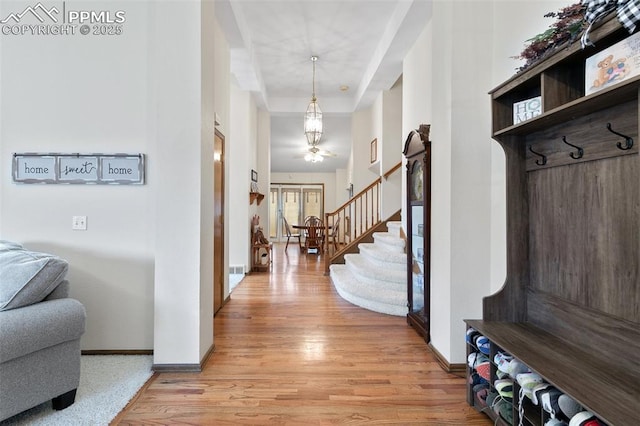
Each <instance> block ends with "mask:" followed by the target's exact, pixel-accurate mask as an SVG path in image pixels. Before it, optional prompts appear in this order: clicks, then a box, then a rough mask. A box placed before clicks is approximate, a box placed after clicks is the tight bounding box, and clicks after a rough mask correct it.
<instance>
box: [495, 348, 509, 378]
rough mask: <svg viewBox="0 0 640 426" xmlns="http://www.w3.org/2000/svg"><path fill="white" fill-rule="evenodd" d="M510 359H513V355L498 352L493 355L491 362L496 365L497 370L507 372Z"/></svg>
mask: <svg viewBox="0 0 640 426" xmlns="http://www.w3.org/2000/svg"><path fill="white" fill-rule="evenodd" d="M511 361H513V356H511V355H509V354H507V353H504V352H498V353H497V354H496V355H495V356H494V357H493V362H494V363H495V364H496V366H497V367H498V370H500V371H502V372H503V373H507V374H508V373H509V364H510V363H511Z"/></svg>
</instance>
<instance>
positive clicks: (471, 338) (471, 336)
mask: <svg viewBox="0 0 640 426" xmlns="http://www.w3.org/2000/svg"><path fill="white" fill-rule="evenodd" d="M479 335H480V333H478V332H477V331H476V330H475V329H474V328H469V329H468V330H467V337H466V340H467V343H470V344H472V345H473V344H475V340H476V337H477V336H479Z"/></svg>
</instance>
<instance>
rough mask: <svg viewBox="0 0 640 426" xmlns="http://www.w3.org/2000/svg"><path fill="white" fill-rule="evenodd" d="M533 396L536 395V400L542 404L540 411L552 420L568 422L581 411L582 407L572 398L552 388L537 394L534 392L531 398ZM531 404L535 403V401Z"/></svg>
mask: <svg viewBox="0 0 640 426" xmlns="http://www.w3.org/2000/svg"><path fill="white" fill-rule="evenodd" d="M533 394H535V395H536V400H537V401H538V402H540V403H541V404H542V409H543V410H544V411H546V412H547V413H549V414H550V415H551V417H552V418H554V419H558V420H562V421H566V422H568V421H569V420H570V419H572V418H573V417H575V415H576V414H578V413H579V412H581V411H582V410H583V408H582V406H581V405H580V404H578V403H577V402H576V401H575V400H574V399H573V398H571V397H570V396H569V395H566V394H564V393H562V392H561V391H560V390H558V389H556V388H555V387H553V386H549V387H547V388H546V389H543V390H540V391H538V392H535V391H534V392H532V396H533ZM533 402H534V403H535V402H536V401H533Z"/></svg>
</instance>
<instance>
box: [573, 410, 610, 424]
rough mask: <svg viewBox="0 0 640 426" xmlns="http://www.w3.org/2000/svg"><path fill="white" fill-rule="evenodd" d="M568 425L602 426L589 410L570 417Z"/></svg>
mask: <svg viewBox="0 0 640 426" xmlns="http://www.w3.org/2000/svg"><path fill="white" fill-rule="evenodd" d="M569 426H604V423H602V422H601V421H600V420H598V418H597V417H596V416H595V414H593V413H592V412H590V411H581V412H579V413H577V414H576V415H574V416H573V417H571V421H570V422H569Z"/></svg>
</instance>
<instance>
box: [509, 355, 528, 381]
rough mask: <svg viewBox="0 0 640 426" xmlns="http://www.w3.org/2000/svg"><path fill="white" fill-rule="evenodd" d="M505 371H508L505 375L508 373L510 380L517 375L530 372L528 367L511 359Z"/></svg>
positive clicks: (517, 360)
mask: <svg viewBox="0 0 640 426" xmlns="http://www.w3.org/2000/svg"><path fill="white" fill-rule="evenodd" d="M507 370H508V371H507V373H509V376H511V378H513V379H515V378H516V376H517V375H518V374H521V373H528V372H530V371H531V370H529V367H527V366H526V365H525V364H523V363H522V362H520V360H519V359H513V360H512V361H511V362H510V363H509V366H508V367H507Z"/></svg>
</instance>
